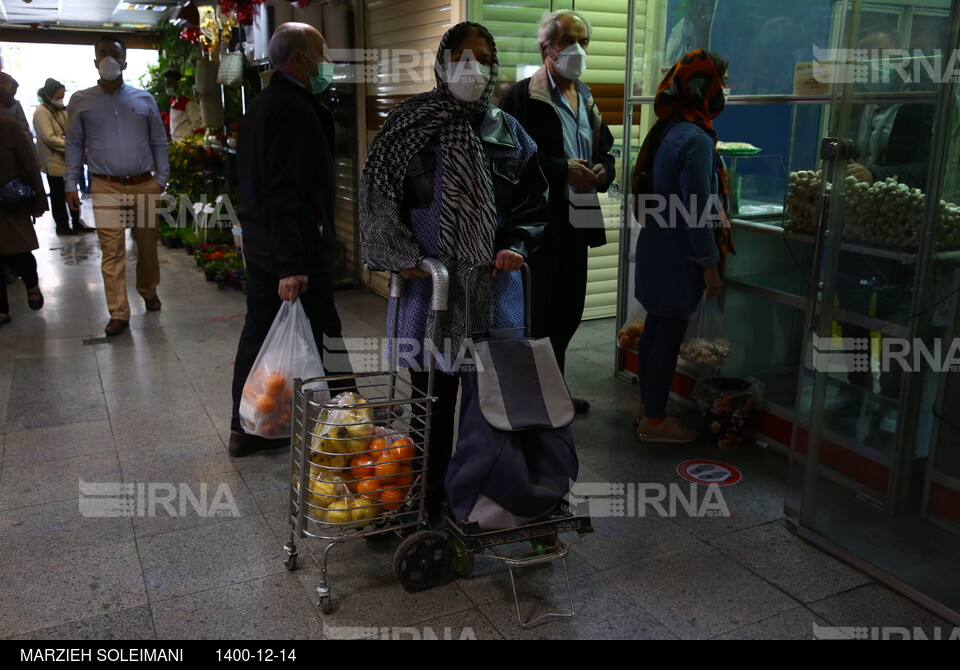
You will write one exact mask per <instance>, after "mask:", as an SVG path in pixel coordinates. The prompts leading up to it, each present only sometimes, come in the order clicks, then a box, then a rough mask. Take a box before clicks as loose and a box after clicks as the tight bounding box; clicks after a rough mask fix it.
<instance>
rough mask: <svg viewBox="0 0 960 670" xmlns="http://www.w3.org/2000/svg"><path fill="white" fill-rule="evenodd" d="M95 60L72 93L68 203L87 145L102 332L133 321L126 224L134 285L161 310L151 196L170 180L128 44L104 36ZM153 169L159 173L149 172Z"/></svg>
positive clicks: (76, 200) (150, 103) (74, 197)
mask: <svg viewBox="0 0 960 670" xmlns="http://www.w3.org/2000/svg"><path fill="white" fill-rule="evenodd" d="M94 53H95V54H96V58H95V60H94V65H96V67H97V71H98V72H99V73H100V80H99V81H98V82H97V85H96V86H93V87H92V88H88V89H85V90H83V91H77V92H76V93H74V94H73V96H72V97H71V98H70V107H69V109H68V110H67V111H68V113H69V114H68V122H67V138H66V139H67V169H66V173H65V176H64V180H65V182H66V188H67V196H66V197H67V204H68V205H70V207H71V209H74V210H79V209H80V196H79V195H78V194H77V184H79V183H80V179H81V175H82V169H83V161H84V151H86V160H87V164H88V166H89V167H90V174H91V177H92V183H91V192H92V194H93V196H94V200H93V213H94V216H95V217H96V224H97V237H98V238H99V241H100V249H101V251H102V253H103V259H102V261H101V264H100V268H101V272H102V274H103V288H104V294H105V296H106V299H107V309H108V310H109V311H110V321H108V322H107V325H106V327H105V328H104V329H103V330H104V333H105V334H106V335H107V336H114V335H119V334H120V333H122V332H123V331H125V330H126V329H127V328H129V327H130V303H129V302H128V300H127V252H126V246H127V245H126V228H127V227H130V228H132V233H133V238H134V240H135V241H136V243H137V292H138V293H139V294H140V296H141V297H142V298H143V300H144V304H145V306H146V309H147V311H148V312H156V311H158V310H159V309H160V306H161V305H160V298H159V297H157V285H159V284H160V259H159V256H158V254H157V241H158V238H159V233H158V231H157V225H156V221H155V220H151V219H150V218H149V217H150V216H151V214H152V216H153V217H155V216H156V214H155V211H156V209H155V207H151V206H149V205H150V203H148V199H149V198H150V197H151V196H159V195H160V194H161V193H163V189H164V187H165V186H166V183H167V177H168V175H169V174H170V165H169V162H168V160H167V133H166V131H165V130H164V128H163V123H162V122H161V121H160V110H159V109H158V108H157V103H156V101H155V100H154V99H153V96H152V95H150V94H149V93H147V92H146V91H142V90H140V89H139V88H134V87H132V86H128V85H127V84H125V83H124V82H123V70H124V68H126V66H127V61H126V58H127V47H126V45H125V44H124V43H123V42H122V41H121V40H120V39H119V38H116V37H113V36H109V35H105V36H103V37H101V38H100V39H99V40H97V42H96V44H95V45H94ZM153 170H155V171H156V174H153V173H152V171H153Z"/></svg>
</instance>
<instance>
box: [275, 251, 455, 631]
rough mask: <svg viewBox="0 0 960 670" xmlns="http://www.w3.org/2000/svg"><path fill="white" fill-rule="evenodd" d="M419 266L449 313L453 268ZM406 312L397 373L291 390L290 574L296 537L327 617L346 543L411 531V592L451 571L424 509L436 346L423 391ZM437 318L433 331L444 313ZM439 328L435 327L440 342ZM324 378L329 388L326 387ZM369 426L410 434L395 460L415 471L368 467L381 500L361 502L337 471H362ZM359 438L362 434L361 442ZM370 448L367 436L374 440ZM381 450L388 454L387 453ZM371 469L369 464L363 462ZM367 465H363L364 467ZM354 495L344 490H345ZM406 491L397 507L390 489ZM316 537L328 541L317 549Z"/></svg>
mask: <svg viewBox="0 0 960 670" xmlns="http://www.w3.org/2000/svg"><path fill="white" fill-rule="evenodd" d="M420 267H421V269H423V270H425V271H428V272H430V274H431V277H432V280H433V296H432V299H431V309H432V310H433V311H434V314H435V316H436V315H437V313H438V312H442V311H445V310H446V305H447V296H448V291H449V278H448V275H447V270H446V268H445V267H444V266H443V265H442V264H441V263H440V262H439V261H436V260H435V259H430V258H427V259H424V261H423V263H422V264H421V266H420ZM403 288H404V281H403V279H402V278H401V277H400V276H399V275H396V274H394V275H393V276H392V278H391V284H390V298H391V299H398V298H400V297H401V296H402V295H403ZM398 319H399V309H394V313H393V319H392V323H391V331H392V343H393V350H392V354H393V355H392V356H391V358H390V364H389V369H388V370H385V371H378V372H367V373H361V374H356V375H339V376H326V377H318V378H314V379H296V380H295V391H294V396H293V435H292V447H291V450H290V474H291V485H290V504H289V509H288V517H289V521H290V539H289V541H288V542H287V543H286V544H285V545H284V547H283V564H284V566H286V568H287V569H288V570H295V569H296V568H297V559H298V556H299V550H298V542H297V541H298V540H299V541H300V545H301V546H303V547H304V548H305V549H306V551H307V553H308V554H309V555H310V556H311V557H312V558H313V560H314V561H316V563H317V564H318V565H319V566H320V583H319V584H318V586H317V589H316V590H317V596H318V599H319V603H318V605H319V606H320V609H321V611H322V612H323V613H324V614H329V613H331V612H332V611H333V603H332V600H331V593H330V585H329V582H328V579H327V557H328V555H329V553H330V551H331V550H332V549H333V547H334V546H336V545H338V544H340V543H342V542H346V541H348V540H353V539H359V538H365V537H371V536H374V535H383V534H386V533H398V534H399V533H401V532H403V533H404V534H406V533H410V534H408V535H406V537H404V539H403V541H402V542H401V543H400V546H399V547H398V548H397V550H396V552H395V553H394V559H393V571H394V574H395V575H396V577H397V579H398V580H399V581H400V582H401V583H402V584H403V586H404V587H405V588H407V589H408V590H412V591H416V590H422V589H426V588H431V587H433V586H436V585H437V584H439V583H440V582H441V581H442V580H443V579H444V578H445V577H446V574H447V572H448V570H449V564H450V562H449V553H448V549H447V544H446V538H445V536H444V535H443V534H442V533H438V532H435V531H431V530H428V525H427V520H426V513H425V492H426V468H427V455H428V453H429V449H430V414H431V409H432V406H433V403H434V401H435V400H436V398H434V397H433V395H432V394H433V372H434V371H433V356H432V352H431V351H430V349H429V348H426V351H425V353H424V365H425V366H426V367H427V369H428V370H429V371H430V373H429V376H428V378H429V381H428V384H427V389H426V390H425V392H424V391H423V390H420V389H416V388H414V387H413V386H412V385H411V384H410V382H408V381H407V380H406V379H403V378H402V377H400V375H399V374H398V371H397V357H398V356H397V355H398V343H397V337H396V336H397V333H398ZM433 321H434V332H435V325H436V319H434V320H433ZM432 336H433V332H431V333H430V337H431V338H432ZM319 382H325V385H321V384H319ZM326 386H329V387H330V389H329V394H331V395H332V394H335V393H339V392H343V391H354V392H356V393H357V394H358V395H359V396H361V397H362V398H363V399H364V400H365V402H363V403H357V404H349V405H338V404H334V403H333V402H332V401H331V400H329V399H328V398H329V396H328V395H327V393H328V391H327V389H326ZM336 411H344V412H349V413H352V416H353V417H354V418H358V420H357V421H355V422H348V423H344V422H342V421H334V420H332V416H333V414H332V413H333V412H336ZM371 424H373V425H379V426H380V427H381V429H383V428H384V427H386V432H385V433H384V434H382V435H381V436H382V437H384V438H386V439H391V438H393V437H395V436H404V437H409V438H410V441H411V442H412V446H413V449H412V450H411V453H409V454H408V455H407V456H406V457H405V458H396V459H395V460H394V461H392V462H399V463H401V466H398V467H403V466H406V467H407V468H409V470H407V473H406V475H405V476H406V478H407V479H406V481H399V480H400V477H399V476H398V475H396V474H390V473H388V472H386V471H384V472H383V473H381V471H380V470H378V469H373V474H369V473H370V471H369V470H366V471H365V472H364V473H363V474H364V476H363V477H361V478H358V479H357V478H354V479H353V484H354V485H355V486H356V485H358V484H360V483H361V482H373V484H372V486H374V487H376V489H377V490H378V491H379V494H380V496H381V499H380V501H379V502H376V501H373V500H370V499H368V498H363V497H361V496H360V495H359V494H357V493H356V492H355V491H350V490H349V487H348V484H347V482H348V481H350V479H351V478H349V477H348V480H343V479H342V477H341V476H340V475H339V474H338V473H339V472H343V471H345V470H346V471H351V470H356V469H357V468H352V467H351V465H350V460H351V459H350V457H351V456H356V455H358V454H365V453H370V454H371V455H375V454H373V452H369V451H367V450H366V449H364V448H361V449H357V447H358V446H359V445H360V443H361V441H362V440H364V439H366V438H367V437H372V436H371V435H370V433H368V432H367V431H368V429H370V426H371ZM358 435H359V438H358ZM367 444H369V442H368V443H367ZM381 451H383V450H381ZM364 467H366V466H364ZM358 471H359V470H358ZM345 488H346V489H347V493H344V489H345ZM388 491H392V492H398V493H397V494H396V495H395V497H394V498H391V501H390V502H389V503H387V502H384V501H383V499H382V496H383V494H384V493H386V492H388ZM311 540H321V541H325V542H326V544H325V545H324V546H322V548H320V549H319V551H314V548H313V547H312V546H311V545H312V542H311Z"/></svg>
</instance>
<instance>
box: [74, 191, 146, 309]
mask: <svg viewBox="0 0 960 670" xmlns="http://www.w3.org/2000/svg"><path fill="white" fill-rule="evenodd" d="M162 192H163V189H162V188H161V187H160V184H158V183H157V182H156V181H154V180H153V179H148V180H147V181H144V182H142V183H140V184H133V185H130V186H124V185H123V184H118V183H115V182H111V181H107V180H106V179H98V178H97V177H93V178H92V181H91V184H90V193H91V194H92V195H93V215H94V218H95V220H96V223H97V237H98V238H99V240H100V251H101V253H102V254H103V259H102V261H101V264H100V271H101V273H102V274H103V291H104V293H105V294H106V298H107V309H108V310H109V312H110V318H111V319H123V320H124V321H129V320H130V302H129V301H128V300H127V253H126V252H127V238H126V229H127V228H130V229H131V230H132V234H133V239H134V241H135V242H136V243H137V292H138V293H139V294H140V295H141V297H143V299H144V300H147V299H149V298H153V297H154V296H156V295H157V285H158V284H160V259H159V257H158V255H157V241H158V239H159V232H158V230H157V217H156V206H155V202H153V201H152V200H151V197H150V196H156V195H159V194H160V193H162Z"/></svg>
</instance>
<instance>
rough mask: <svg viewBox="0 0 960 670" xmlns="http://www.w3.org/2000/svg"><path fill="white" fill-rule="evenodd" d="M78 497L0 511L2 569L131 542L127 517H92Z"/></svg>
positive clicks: (130, 528) (93, 511)
mask: <svg viewBox="0 0 960 670" xmlns="http://www.w3.org/2000/svg"><path fill="white" fill-rule="evenodd" d="M95 513H96V510H95V508H84V507H82V506H81V505H80V501H79V498H78V497H76V496H75V497H74V498H73V499H71V500H62V501H59V502H49V503H43V504H40V505H30V506H29V507H18V508H16V509H8V510H4V511H0V565H7V564H10V563H23V562H26V561H29V560H31V559H33V558H35V557H37V556H45V555H50V554H53V553H55V554H67V553H72V552H76V551H80V550H83V549H86V548H90V547H100V546H104V545H107V546H113V545H118V544H122V543H124V542H132V541H133V539H134V535H133V524H132V523H131V521H130V519H129V518H128V517H122V516H93V514H95Z"/></svg>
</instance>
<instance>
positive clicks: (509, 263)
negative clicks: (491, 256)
mask: <svg viewBox="0 0 960 670" xmlns="http://www.w3.org/2000/svg"><path fill="white" fill-rule="evenodd" d="M522 267H523V256H521V255H520V254H518V253H517V252H516V251H512V250H510V249H501V250H500V251H498V252H497V259H496V261H495V262H494V267H493V276H494V277H496V276H497V271H498V270H502V271H503V272H516V271H517V270H519V269H520V268H522Z"/></svg>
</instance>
